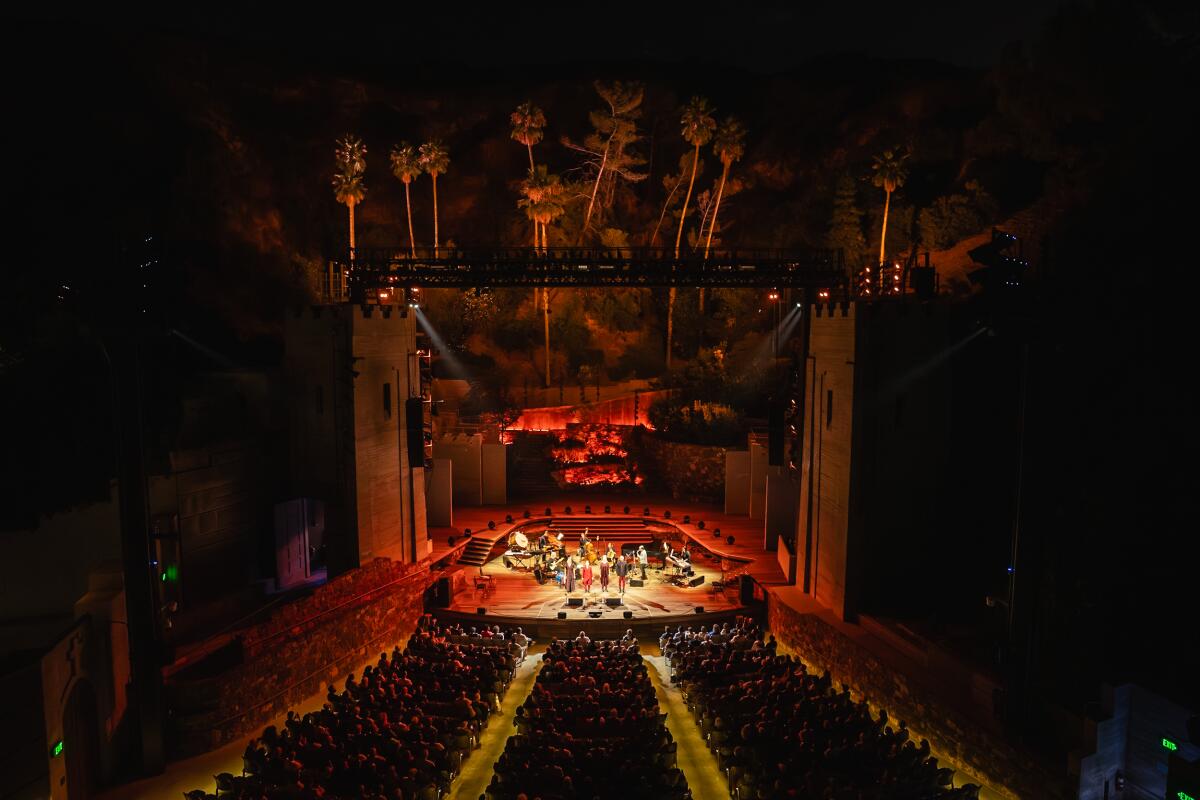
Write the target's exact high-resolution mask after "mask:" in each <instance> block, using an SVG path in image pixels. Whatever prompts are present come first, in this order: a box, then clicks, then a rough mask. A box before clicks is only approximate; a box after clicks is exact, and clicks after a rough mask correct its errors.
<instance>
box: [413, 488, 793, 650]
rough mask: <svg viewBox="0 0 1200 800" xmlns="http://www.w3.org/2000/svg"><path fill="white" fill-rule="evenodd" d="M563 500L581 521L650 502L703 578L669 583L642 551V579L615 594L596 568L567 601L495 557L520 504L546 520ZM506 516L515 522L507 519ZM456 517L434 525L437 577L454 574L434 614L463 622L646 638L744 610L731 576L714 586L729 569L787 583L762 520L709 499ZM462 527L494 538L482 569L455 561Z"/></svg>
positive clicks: (580, 501) (484, 509)
mask: <svg viewBox="0 0 1200 800" xmlns="http://www.w3.org/2000/svg"><path fill="white" fill-rule="evenodd" d="M568 505H569V506H571V507H572V508H573V509H574V513H573V515H571V517H572V518H574V519H580V520H582V519H596V520H599V519H603V518H604V517H605V516H607V515H605V514H602V513H600V512H599V509H601V508H603V507H604V506H605V505H611V506H612V508H613V509H614V511H615V510H616V509H619V508H621V509H623V507H624V506H626V505H628V506H630V507H631V508H632V509H635V510H634V511H633V514H634V515H637V516H641V514H640V512H641V511H642V509H643V508H647V507H648V508H649V509H650V514H649V515H648V516H646V517H645V518H646V519H647V520H648V521H650V522H651V526H652V527H655V526H661V525H662V524H663V523H669V524H670V525H671V526H673V528H674V529H675V534H676V535H677V536H681V537H685V538H687V539H688V540H690V542H691V545H690V547H691V550H692V552H693V559H692V566H693V569H694V570H695V573H696V575H697V576H700V575H703V576H704V582H703V583H702V584H700V585H699V586H694V587H691V586H678V585H672V584H671V583H669V582H668V581H667V580H666V578H665V575H666V573H664V572H662V571H659V570H658V569H657V568H656V567H657V561H658V559H657V553H656V552H654V550H653V549H651V548H648V549H649V550H650V556H651V565H650V567H649V569H648V571H647V580H646V582H645V585H644V586H642V587H627V588H626V592H625V595H624V596H621V595H619V594H618V593H617V591H616V576H615V575H613V576H611V580H610V585H609V591H608V593H607V594H605V593H603V592H602V591H600V588H599V576H598V574H597V579H596V582H595V583H593V585H592V591H591V593H590V594H588V593H585V592H583V591H582V587H581V586H579V585H578V583H577V585H576V591H575V592H574V593H573V594H572V597H575V598H579V599H581V600H582V602H583V605H582V606H569V605H568V604H567V595H566V593H565V592H564V591H563V590H562V589H561V588H560V587H559V586H558V585H557V584H555V583H553V582H552V581H547V582H546V583H545V584H539V583H538V582H537V581H536V580H535V579H534V577H533V573H532V572H530V571H527V570H525V569H522V568H516V569H513V568H509V567H506V566H505V565H504V563H503V559H502V558H501V556H500V554H501V553H502V552H503V544H504V542H507V540H508V534H509V532H510V531H511V530H513V529H514V528H516V527H519V526H521V525H523V524H525V523H526V519H525V518H524V512H525V510H527V509H529V510H531V511H532V514H533V517H534V518H535V519H536V518H538V517H544V516H545V515H544V511H545V509H546V508H547V507H548V508H551V509H552V511H553V515H552V516H553V517H554V518H556V519H561V518H563V516H564V515H565V508H566V506H568ZM588 505H590V506H591V507H592V508H593V509H595V510H596V513H594V514H592V515H590V516H589V515H586V514H581V513H580V509H583V508H585V507H586V506H588ZM667 509H670V511H671V516H670V518H669V519H668V518H666V517H665V516H664V512H665V511H666V510H667ZM510 515H511V517H512V518H513V520H514V521H513V522H512V523H507V522H505V519H506V517H508V516H510ZM454 516H455V525H454V527H452V528H438V529H435V530H434V531H433V547H434V550H433V553H432V556H433V560H434V561H435V562H440V563H441V564H442V569H443V572H442V574H443V575H445V576H447V577H450V578H451V580H452V584H453V586H454V587H455V590H454V592H453V594H452V598H451V603H450V607H449V608H446V609H441V610H439V611H438V614H439V616H441V617H443V618H446V619H454V620H458V621H462V622H463V623H464V624H471V622H474V623H477V624H482V623H483V622H485V621H487V622H494V623H498V624H508V625H512V624H519V625H526V626H530V627H529V628H526V633H532V632H533V630H537V631H540V632H542V633H548V632H552V631H553V632H557V631H560V630H565V629H567V628H570V629H571V630H576V629H578V628H579V627H580V625H579V623H581V622H584V623H586V625H585V627H588V628H589V630H595V629H596V628H597V626H599V627H601V628H603V629H605V630H606V631H607V629H610V628H611V629H614V630H615V629H616V628H617V627H618V626H620V625H625V626H632V627H634V628H635V630H637V631H638V632H639V635H642V634H643V633H646V632H648V631H649V630H651V628H653V629H654V630H656V631H661V628H662V625H664V624H672V625H675V624H685V623H687V622H693V623H694V622H697V621H703V622H705V623H709V624H711V622H714V621H721V620H724V619H731V618H732V617H734V616H735V615H736V614H738V613H739V612H741V611H744V610H745V609H744V606H742V604H741V602H740V595H739V586H738V579H737V578H736V577H734V579H733V580H731V581H729V582H728V583H727V584H726V585H725V586H724V588H717V589H714V583H717V584H718V585H719V584H721V583H723V582H724V581H723V579H725V578H727V577H729V576H730V575H735V576H736V575H739V574H746V575H749V576H751V577H753V578H754V579H755V580H756V581H758V582H759V583H761V584H764V585H773V584H782V583H784V582H785V580H784V576H783V571H782V570H781V569H780V567H779V564H778V562H777V559H776V554H775V551H774V549H771V550H767V549H766V548H765V547H764V535H763V520H761V519H750V518H749V517H746V516H740V515H729V514H725V513H724V512H723V511H722V510H721V509H720V508H719V507H716V506H712V505H705V504H701V503H685V502H681V501H676V500H670V499H663V498H647V497H645V496H641V495H628V496H625V495H612V496H608V497H597V496H595V495H592V496H560V497H555V498H553V499H552V500H550V499H547V500H539V501H537V502H536V503H532V504H531V503H521V504H518V503H511V504H508V505H505V506H480V507H474V508H456V509H455V511H454ZM614 516H615V514H614ZM685 518H689V519H690V522H688V523H684V522H683V520H684V519H685ZM700 520H704V524H705V527H704V528H700V527H699V525H698V524H697V523H698V522H699V521H700ZM489 521H490V522H493V523H494V524H495V527H494V529H489V528H488V523H489ZM468 528H469V529H470V530H471V531H472V538H474V539H476V540H478V539H484V540H485V541H491V542H494V543H495V549H494V550H493V554H494V557H493V558H491V559H490V560H489V561H488V562H487V563H485V564H484V565H483V566H482V567H475V566H468V565H465V564H457V563H455V562H456V560H457V557H458V556H459V555H461V552H462V549H463V548H464V547H465V546H466V544H467V542H468V541H469V540H464V539H463V538H462V534H463V532H464V530H466V529H468ZM714 529H720V531H721V535H720V536H719V537H717V536H714ZM451 536H454V537H455V543H454V544H453V545H450V544H449V540H450V537H451ZM729 537H733V543H730V542H729ZM723 568H724V571H723ZM635 574H636V573H635ZM480 578H482V580H480ZM606 597H614V598H619V599H620V604H619V605H618V606H616V607H610V606H608V605H606V604H605V598H606ZM698 606H700V607H703V611H702V612H701V613H700V614H697V612H696V608H697V607H698ZM481 608H482V609H484V615H483V616H480V614H479V611H478V610H479V609H481ZM589 612H591V613H589ZM625 612H631V613H632V619H626V618H625V616H624V615H625ZM560 613H564V614H565V615H566V617H565V619H559V617H558V615H559V614H560ZM531 628H532V629H533V630H531ZM555 635H557V634H555ZM605 635H608V634H607V633H605ZM656 635H657V634H656Z"/></svg>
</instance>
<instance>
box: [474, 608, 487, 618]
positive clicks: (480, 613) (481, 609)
mask: <svg viewBox="0 0 1200 800" xmlns="http://www.w3.org/2000/svg"><path fill="white" fill-rule="evenodd" d="M475 613H476V614H479V615H480V616H482V615H484V614H486V613H487V609H486V608H484V607H483V606H479V607H478V608H476V609H475Z"/></svg>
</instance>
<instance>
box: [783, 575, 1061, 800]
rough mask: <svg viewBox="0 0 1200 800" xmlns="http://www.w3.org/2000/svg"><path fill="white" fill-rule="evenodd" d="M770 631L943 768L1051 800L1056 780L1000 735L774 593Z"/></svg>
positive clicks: (1011, 794)
mask: <svg viewBox="0 0 1200 800" xmlns="http://www.w3.org/2000/svg"><path fill="white" fill-rule="evenodd" d="M767 627H768V629H769V630H770V631H771V632H772V633H773V634H774V635H775V637H776V639H777V640H778V641H779V643H780V645H781V647H782V649H783V650H784V651H786V652H791V653H792V654H794V655H795V656H797V657H799V658H800V659H802V660H803V661H804V662H805V663H806V664H808V665H809V667H810V668H811V669H815V670H817V671H818V672H824V671H825V670H829V671H830V673H831V676H832V678H833V681H834V684H835V685H837V684H844V685H846V686H848V687H849V688H850V690H851V693H852V695H853V696H854V697H855V699H857V700H866V701H867V702H868V703H869V704H870V706H871V707H872V709H874V710H876V711H878V709H880V708H883V709H886V710H887V712H888V716H889V717H890V718H891V719H893V720H896V721H897V722H898V721H900V720H903V721H905V722H906V723H907V724H908V728H909V730H910V731H911V732H912V734H913V737H914V738H916V739H921V738H925V739H928V740H929V743H930V745H931V747H932V749H933V754H934V755H935V756H936V757H937V758H938V760H939V761H940V762H941V764H942V766H947V767H950V768H952V769H955V770H956V771H961V772H964V773H966V774H967V775H968V776H970V777H971V778H974V779H977V780H980V781H983V782H985V783H986V784H987V785H988V786H989V787H990V788H991V789H993V790H995V791H996V792H997V793H998V794H999V795H1001V796H1003V797H1006V798H1034V797H1043V796H1054V789H1053V786H1052V784H1053V781H1052V780H1051V779H1050V778H1049V777H1048V776H1046V775H1044V774H1042V771H1041V770H1039V769H1037V768H1035V767H1034V765H1033V764H1031V763H1030V757H1029V756H1028V755H1027V754H1022V753H1020V752H1018V751H1017V750H1016V749H1015V748H1013V747H1012V746H1011V745H1009V744H1008V743H1006V742H1005V741H1003V740H1002V738H1001V737H1000V735H999V734H997V733H995V732H993V731H991V730H988V729H986V727H985V726H983V725H982V724H980V723H978V722H976V721H974V720H972V719H971V718H970V717H969V716H968V715H966V714H964V713H961V712H959V711H957V710H956V709H954V708H952V707H948V706H947V704H946V703H945V702H944V701H943V700H942V699H941V698H939V697H937V696H936V694H935V692H934V691H933V690H931V689H930V688H928V687H927V686H924V685H921V683H920V682H919V681H916V680H914V679H913V677H912V676H909V675H906V674H904V673H903V672H900V671H898V670H897V669H894V668H893V667H892V666H890V665H889V664H886V663H884V661H882V660H881V659H880V658H878V657H876V656H875V655H874V654H873V653H871V652H870V651H869V650H868V649H867V648H866V647H864V646H863V645H862V644H860V643H858V642H856V641H854V640H853V639H852V638H850V637H849V636H847V635H846V634H845V633H843V632H842V631H840V630H839V629H838V628H837V627H836V626H835V625H833V624H831V623H830V622H828V621H826V620H824V619H822V618H821V617H820V616H818V615H816V614H811V613H805V612H802V611H797V610H796V609H793V608H792V607H790V606H788V605H787V604H786V603H784V602H783V601H782V600H780V599H779V598H778V596H776V595H775V594H774V593H771V594H770V595H769V599H768V602H767Z"/></svg>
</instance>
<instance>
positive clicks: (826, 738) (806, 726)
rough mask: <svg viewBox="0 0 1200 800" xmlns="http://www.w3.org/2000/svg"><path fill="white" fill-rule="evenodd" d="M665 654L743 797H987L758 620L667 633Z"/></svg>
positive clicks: (749, 799) (857, 799)
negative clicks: (765, 633)
mask: <svg viewBox="0 0 1200 800" xmlns="http://www.w3.org/2000/svg"><path fill="white" fill-rule="evenodd" d="M659 644H660V646H661V648H662V651H663V655H664V656H666V658H667V660H668V663H669V665H670V667H671V670H672V681H673V682H674V683H675V684H677V685H679V686H680V687H681V688H682V690H683V694H684V698H685V700H686V701H687V703H688V708H689V709H690V710H691V711H692V713H693V714H694V715H695V717H696V722H697V724H698V725H699V726H700V728H701V732H702V734H703V736H704V738H705V740H706V742H707V743H708V746H709V748H710V749H711V750H712V751H713V753H714V754H715V755H716V757H717V760H718V764H719V765H720V767H721V769H722V770H723V771H724V773H725V776H726V780H727V781H728V784H729V789H730V794H731V796H732V797H734V798H736V800H759V799H760V798H761V799H763V800H765V799H766V798H776V797H808V798H822V800H825V799H828V800H842V799H843V798H845V799H846V800H875V799H876V798H888V799H889V800H905V799H906V798H911V799H912V800H926V798H928V799H930V800H934V799H940V798H960V799H961V800H966V798H976V797H978V792H979V787H977V786H970V785H969V786H965V787H960V788H953V786H952V780H953V772H952V771H951V770H949V769H939V768H938V764H937V759H935V758H933V757H931V756H930V753H929V743H928V742H927V741H925V740H924V739H922V740H921V742H920V743H919V744H914V743H913V741H912V740H911V738H910V737H909V732H908V729H907V726H906V725H905V723H904V722H900V723H899V724H892V723H891V721H890V720H889V718H888V715H887V712H886V711H880V712H879V714H878V715H877V716H876V715H873V714H872V713H871V711H870V709H869V708H868V707H867V705H866V704H865V703H861V702H855V701H854V700H852V699H851V697H850V694H849V691H848V690H847V689H845V688H844V687H842V688H840V689H835V688H834V686H833V683H832V680H831V678H830V675H829V673H825V674H824V675H815V674H812V673H810V672H808V670H807V669H806V668H805V665H804V664H803V663H802V662H800V661H799V660H797V659H795V658H793V657H791V656H789V655H780V654H779V653H778V652H777V648H776V644H775V640H774V637H771V638H770V639H769V640H768V641H766V642H764V641H763V638H762V631H761V630H760V629H759V628H758V626H757V624H756V623H754V622H753V621H752V620H750V619H748V618H739V619H738V620H737V622H736V623H735V624H733V625H725V626H722V627H718V626H713V627H712V628H710V629H707V630H706V629H703V628H700V629H692V628H686V629H685V628H682V627H680V628H676V629H675V630H671V629H669V628H668V629H667V630H665V631H664V632H663V636H662V637H660V639H659Z"/></svg>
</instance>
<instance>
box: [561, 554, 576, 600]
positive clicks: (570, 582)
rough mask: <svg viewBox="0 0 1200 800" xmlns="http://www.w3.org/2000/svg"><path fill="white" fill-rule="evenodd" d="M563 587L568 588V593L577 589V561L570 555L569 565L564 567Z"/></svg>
mask: <svg viewBox="0 0 1200 800" xmlns="http://www.w3.org/2000/svg"><path fill="white" fill-rule="evenodd" d="M563 588H564V589H566V590H567V594H568V595H569V594H571V592H573V591H575V562H574V560H573V559H571V558H570V557H568V558H567V566H566V567H565V568H564V569H563Z"/></svg>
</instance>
